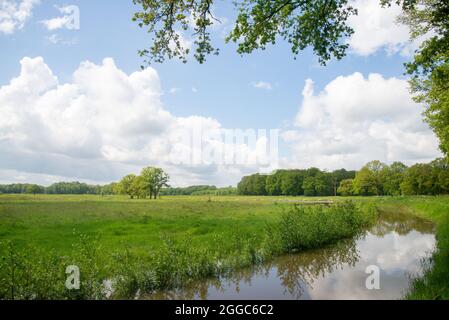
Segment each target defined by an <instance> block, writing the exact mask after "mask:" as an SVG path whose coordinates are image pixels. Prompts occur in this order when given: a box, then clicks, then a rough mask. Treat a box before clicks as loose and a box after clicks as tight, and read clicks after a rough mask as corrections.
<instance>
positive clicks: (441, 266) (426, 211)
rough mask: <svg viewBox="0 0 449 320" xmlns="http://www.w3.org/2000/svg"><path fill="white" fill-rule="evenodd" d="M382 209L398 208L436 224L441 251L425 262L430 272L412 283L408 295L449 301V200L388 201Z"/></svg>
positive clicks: (416, 199) (408, 296)
mask: <svg viewBox="0 0 449 320" xmlns="http://www.w3.org/2000/svg"><path fill="white" fill-rule="evenodd" d="M380 206H382V207H385V208H396V209H399V210H402V211H405V212H408V213H412V214H416V215H418V216H420V217H423V218H426V219H429V220H431V221H433V222H434V223H435V224H436V237H437V250H436V251H435V252H434V254H433V255H432V257H431V259H429V260H427V261H425V262H424V263H425V264H426V265H427V267H428V270H427V272H426V273H425V275H424V276H423V277H420V278H417V279H414V280H413V281H412V288H411V290H410V292H409V293H408V294H407V295H406V298H407V299H411V300H424V299H425V300H429V299H431V300H435V299H443V300H447V299H449V198H448V197H447V196H441V197H405V198H394V199H390V200H385V201H383V203H381V204H380Z"/></svg>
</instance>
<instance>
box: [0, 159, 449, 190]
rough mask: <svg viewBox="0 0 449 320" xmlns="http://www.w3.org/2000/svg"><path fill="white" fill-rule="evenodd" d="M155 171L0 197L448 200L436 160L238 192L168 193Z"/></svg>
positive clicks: (258, 181) (256, 178)
mask: <svg viewBox="0 0 449 320" xmlns="http://www.w3.org/2000/svg"><path fill="white" fill-rule="evenodd" d="M168 181H169V176H168V175H167V174H166V173H165V172H164V171H163V170H162V169H160V168H152V167H147V168H144V169H143V170H142V171H141V174H140V175H135V174H130V175H127V176H125V177H123V178H122V179H121V180H120V181H119V182H114V183H110V184H107V185H102V186H101V185H89V184H86V183H80V182H58V183H54V184H52V185H50V186H48V187H44V186H40V185H37V184H27V183H15V184H9V185H0V194H74V195H83V194H94V195H128V196H129V197H130V198H132V199H145V198H147V197H150V198H151V199H157V198H158V197H159V196H178V195H185V196H188V195H223V196H224V195H254V196H310V197H313V196H381V195H390V196H400V195H440V194H449V160H448V159H436V160H434V161H432V162H430V163H418V164H415V165H412V166H410V167H407V166H406V165H405V164H403V163H401V162H394V163H393V164H391V165H387V164H385V163H382V162H380V161H377V160H375V161H371V162H369V163H367V164H366V165H365V166H363V167H362V168H361V169H360V170H359V171H348V170H345V169H340V170H335V171H332V172H327V171H323V170H320V169H318V168H309V169H293V170H277V171H275V172H273V173H271V174H253V175H250V176H246V177H243V178H242V179H241V181H240V182H239V184H238V185H237V188H235V187H232V186H229V187H224V188H218V187H216V186H209V185H198V186H189V187H179V188H173V187H170V186H169V185H168Z"/></svg>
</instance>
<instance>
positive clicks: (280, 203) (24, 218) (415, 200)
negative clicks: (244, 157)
mask: <svg viewBox="0 0 449 320" xmlns="http://www.w3.org/2000/svg"><path fill="white" fill-rule="evenodd" d="M317 200H320V199H319V198H289V197H239V196H222V197H214V196H212V197H209V196H204V197H203V196H190V197H189V196H185V197H184V196H176V197H164V198H162V199H160V200H153V201H150V200H130V199H128V198H126V197H120V196H110V197H109V196H106V197H101V196H60V195H59V196H43V195H36V196H33V195H20V196H19V195H17V196H14V195H0V242H5V241H12V242H13V243H14V246H15V248H16V249H17V250H21V249H23V250H27V248H28V247H29V246H30V245H31V246H33V247H35V248H38V249H39V250H41V251H40V252H53V253H54V254H55V256H58V257H59V256H70V255H72V254H74V253H75V254H76V252H74V251H77V250H79V248H80V247H79V246H75V247H74V244H75V243H77V241H79V237H80V235H87V236H89V237H97V236H98V240H97V241H96V243H98V245H99V247H101V252H102V256H103V255H107V256H108V257H110V256H113V255H115V254H117V255H118V257H119V258H118V260H117V261H118V263H116V267H117V266H118V268H123V266H125V265H126V268H127V270H125V271H123V270H122V271H123V272H125V273H126V274H127V276H126V277H124V278H127V282H126V284H125V285H124V287H125V289H124V291H127V292H128V291H129V292H132V291H133V290H135V289H136V288H140V287H141V286H145V285H147V286H149V287H151V286H153V285H154V283H153V282H151V283H152V284H151V286H150V285H148V281H149V280H148V276H147V275H142V274H141V273H139V272H140V271H139V270H140V269H142V268H147V265H148V264H149V263H151V264H152V266H154V265H156V266H157V267H156V270H159V271H158V272H162V271H160V270H164V269H167V268H168V269H167V270H170V272H171V273H170V274H169V273H167V272H168V271H167V272H166V273H164V275H162V276H160V275H159V274H158V277H159V278H158V279H159V280H158V281H159V282H158V285H159V286H161V287H169V286H176V285H178V284H180V283H182V282H183V281H184V280H185V279H187V278H189V277H196V278H201V277H203V276H210V275H212V274H214V272H215V271H213V270H212V269H214V268H215V266H214V265H213V264H214V263H215V262H214V261H216V260H217V259H218V260H220V259H221V260H224V259H226V258H229V267H230V268H234V267H237V266H245V265H248V264H251V263H254V262H255V261H256V260H257V259H258V258H257V257H258V255H262V256H263V257H264V258H266V257H267V256H269V255H270V254H272V253H270V254H267V253H266V252H265V251H266V249H265V247H264V244H265V243H266V242H267V241H268V242H272V239H270V237H267V226H268V225H273V224H276V223H279V222H280V221H281V219H282V217H283V214H284V213H285V211H288V210H289V208H291V207H292V203H294V202H296V201H317ZM323 200H333V201H336V202H341V201H343V200H346V198H325V199H323ZM352 200H354V201H355V202H363V203H374V204H376V205H377V206H382V207H385V208H389V210H408V211H410V212H411V213H417V214H420V215H422V216H424V217H426V218H428V219H431V220H433V221H434V222H435V223H436V224H437V226H438V235H437V236H438V248H439V250H438V252H437V253H436V254H435V260H434V261H435V267H434V271H432V272H429V273H428V274H427V275H426V277H424V279H427V280H426V281H425V282H424V280H421V282H419V281H416V282H415V285H414V291H413V292H412V293H411V294H410V295H409V297H410V298H446V299H447V298H448V297H449V296H448V293H447V287H448V272H447V268H448V266H449V263H448V254H447V244H448V226H449V223H448V219H449V197H447V196H445V197H402V198H391V197H390V198H388V197H379V198H375V197H372V198H352ZM319 214H322V215H327V218H326V221H323V219H321V221H318V219H315V217H316V216H317V215H316V214H315V215H314V214H313V213H312V216H313V217H312V219H309V220H308V221H309V223H310V225H301V221H296V222H295V223H299V224H298V228H303V230H305V231H304V232H308V230H309V229H310V230H321V231H320V232H322V230H326V232H327V233H328V239H318V238H319V236H317V234H318V231H316V232H315V234H313V236H312V240H313V241H314V242H312V245H309V244H297V245H298V246H299V247H300V248H306V247H308V246H314V245H316V246H318V245H322V244H324V243H327V242H329V241H335V240H336V239H338V238H342V237H346V236H350V235H351V234H353V233H354V232H355V231H356V230H355V227H354V228H353V226H350V227H349V229H347V228H346V227H347V226H346V225H345V224H344V223H343V225H342V221H338V219H337V220H335V221H332V220H333V218H332V217H333V215H332V214H329V213H327V211H325V212H321V213H319ZM318 216H319V215H318ZM324 222H325V223H324ZM343 222H344V221H343ZM323 223H324V225H323ZM314 228H315V229H314ZM316 228H318V229H316ZM320 228H321V229H320ZM332 228H334V229H342V230H332ZM345 228H346V229H347V230H343V229H345ZM329 230H330V231H331V232H330V233H329ZM287 232H290V231H287ZM310 232H312V231H310ZM292 237H293V236H292ZM292 237H290V238H292ZM313 237H315V238H313ZM284 238H285V237H284ZM167 239H169V241H168V242H167ZM273 241H274V240H273ZM171 242H173V243H176V244H177V243H179V244H180V246H175V247H172V246H171V245H170V244H169V245H167V243H171ZM295 245H296V244H295V243H293V246H295ZM272 247H273V245H272V244H271V243H270V250H271V251H273V250H274V249H272ZM89 250H90V249H89V248H88V249H86V250H85V251H86V252H87V251H89ZM264 250H265V251H264ZM278 251H279V252H277V253H276V254H282V253H283V252H285V250H278ZM152 252H155V253H157V255H158V256H162V257H164V258H163V259H162V258H161V260H160V261H159V260H155V259H156V258H155V256H152V255H151V253H152ZM260 252H264V253H263V254H261V253H260ZM125 253H126V254H125ZM129 257H131V258H129ZM192 257H193V258H192ZM128 258H129V259H128ZM89 259H90V260H89ZM89 259H88V260H86V261H88V262H86V263H87V264H89V263H91V264H92V261H93V260H95V259H97V257H95V258H92V257H90V258H89ZM157 259H159V258H157ZM182 259H184V260H182ZM186 259H190V260H191V261H194V264H193V265H189V264H188V262H186ZM195 259H196V260H195ZM204 259H206V260H204ZM89 261H90V262H89ZM99 261H104V262H101V263H100V262H99ZM117 261H116V262H117ZM94 264H95V265H96V266H97V264H98V265H101V264H105V265H108V266H109V264H112V262H110V261H109V260H107V259H106V260H101V259H100V258H98V263H97V261H95V263H94ZM144 265H145V267H143V266H144ZM173 265H176V267H173ZM172 267H173V268H174V269H170V268H172ZM100 269H101V268H100V267H98V270H96V269H95V270H96V271H95V272H97V271H98V273H102V272H104V270H102V269H101V270H100ZM184 269H188V270H189V271H188V272H187V271H186V272H184V271H182V272H181V271H180V270H184ZM193 269H194V270H196V271H192V270H193ZM114 270H115V271H116V268H115V269H114ZM130 270H131V271H130ZM39 272H41V271H39ZM164 272H165V271H164ZM172 274H176V275H177V277H178V278H179V279H181V280H179V282H176V283H175V282H173V279H172V278H171V277H172ZM434 274H435V275H434ZM96 276H97V277H98V275H96ZM102 276H105V275H104V274H102ZM108 276H109V274H108ZM164 277H165V278H164ZM160 279H162V280H160ZM152 281H153V280H152ZM164 281H165V282H164ZM438 285H439V288H437V286H438ZM433 289H435V290H436V292H435V291H434V290H433ZM87 296H88V297H89V295H87ZM84 297H85V296H83V297H82V298H84Z"/></svg>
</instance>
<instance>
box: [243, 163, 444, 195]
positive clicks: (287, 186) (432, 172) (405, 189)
mask: <svg viewBox="0 0 449 320" xmlns="http://www.w3.org/2000/svg"><path fill="white" fill-rule="evenodd" d="M237 193H238V194H239V195H255V196H382V195H389V196H400V195H440V194H449V162H448V160H447V159H436V160H434V161H432V162H430V163H418V164H415V165H412V166H410V167H407V166H406V165H405V164H403V163H401V162H394V163H393V164H391V165H387V164H385V163H382V162H380V161H378V160H375V161H371V162H369V163H367V164H366V165H365V166H363V167H362V169H360V170H359V171H347V170H345V169H340V170H336V171H333V172H326V171H322V170H320V169H318V168H309V169H305V170H277V171H275V172H274V173H272V174H267V175H264V174H253V175H250V176H246V177H243V178H242V180H241V181H240V183H239V184H238V186H237Z"/></svg>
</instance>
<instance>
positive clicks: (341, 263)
mask: <svg viewBox="0 0 449 320" xmlns="http://www.w3.org/2000/svg"><path fill="white" fill-rule="evenodd" d="M435 243H436V240H435V235H434V226H433V224H432V223H430V222H429V221H426V220H423V219H420V218H418V217H415V216H412V215H406V214H382V215H381V217H380V219H379V222H378V223H377V224H376V225H375V226H374V227H372V228H371V229H370V230H367V231H366V232H365V234H364V235H363V236H361V237H358V238H357V239H351V240H345V241H342V242H340V243H338V244H336V245H334V246H331V247H327V248H323V249H318V250H312V251H307V252H303V253H299V254H295V255H287V256H283V257H279V258H277V259H275V260H273V261H271V262H269V263H266V264H263V265H260V266H255V267H253V268H249V269H245V270H240V271H237V272H235V273H234V274H232V275H231V276H228V277H225V278H220V279H209V280H204V281H201V282H196V283H193V284H191V285H189V286H187V287H185V288H183V289H179V290H170V291H163V292H156V293H154V294H151V295H149V296H146V297H145V298H146V299H158V300H162V299H188V300H194V299H195V300H197V299H209V300H215V299H224V300H226V299H266V300H277V299H400V298H401V297H403V295H404V294H405V292H407V290H408V288H409V284H410V276H417V275H418V276H419V275H420V274H422V272H423V270H422V263H421V262H422V259H423V258H424V257H426V256H428V255H429V254H430V253H431V252H432V251H433V250H434V247H435ZM372 265H374V266H377V267H378V268H379V270H380V274H379V275H380V282H379V284H380V289H378V290H368V289H367V287H366V284H365V283H366V279H367V277H368V276H369V274H367V273H366V269H367V267H368V266H372Z"/></svg>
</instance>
